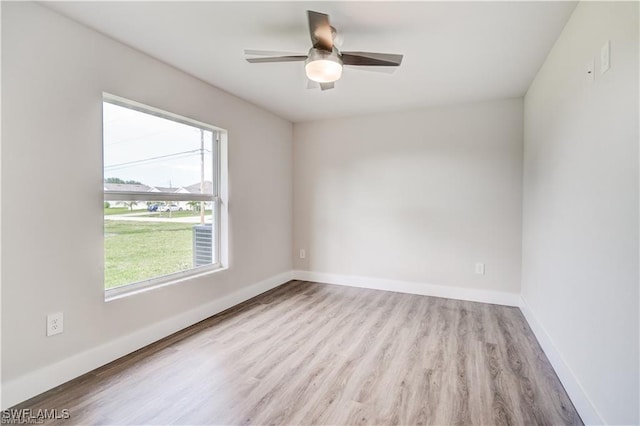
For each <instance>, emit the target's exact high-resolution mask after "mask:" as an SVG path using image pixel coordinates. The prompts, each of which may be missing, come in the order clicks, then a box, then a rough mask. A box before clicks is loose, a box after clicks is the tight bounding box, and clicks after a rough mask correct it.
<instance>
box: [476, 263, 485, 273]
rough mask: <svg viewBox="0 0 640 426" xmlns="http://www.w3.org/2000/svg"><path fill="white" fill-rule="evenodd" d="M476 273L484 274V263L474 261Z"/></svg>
mask: <svg viewBox="0 0 640 426" xmlns="http://www.w3.org/2000/svg"><path fill="white" fill-rule="evenodd" d="M476 274H478V275H484V263H482V262H477V263H476Z"/></svg>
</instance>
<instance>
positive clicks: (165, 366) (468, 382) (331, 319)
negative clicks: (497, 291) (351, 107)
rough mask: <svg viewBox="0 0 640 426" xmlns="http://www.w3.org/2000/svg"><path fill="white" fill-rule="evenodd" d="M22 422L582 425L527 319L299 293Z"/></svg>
mask: <svg viewBox="0 0 640 426" xmlns="http://www.w3.org/2000/svg"><path fill="white" fill-rule="evenodd" d="M14 408H17V409H25V408H27V409H32V410H37V409H43V408H46V409H59V410H60V409H68V410H69V411H70V414H71V419H70V420H49V421H48V422H47V424H52V425H69V424H82V425H85V424H86V425H88V424H102V425H106V424H150V425H156V424H157V425H160V424H194V425H205V424H234V425H236V424H238V425H239V424H261V425H262V424H270V425H271V424H274V425H275V424H278V425H280V424H281V425H316V424H317V425H343V424H344V425H356V424H362V425H467V424H479V425H514V424H526V425H529V424H544V425H551V424H553V425H559V424H568V425H573V424H582V423H581V420H580V417H579V415H578V413H577V412H576V410H575V408H574V407H573V405H572V404H571V401H570V399H569V397H568V396H567V394H566V392H565V391H564V389H563V387H562V385H561V383H560V381H559V380H558V378H557V376H556V375H555V373H554V371H553V368H552V367H551V365H550V364H549V362H548V360H547V358H546V356H545V354H544V352H543V351H542V349H541V348H540V345H539V344H538V342H537V340H536V339H535V336H534V335H533V333H532V332H531V329H530V328H529V326H528V324H527V323H526V320H525V319H524V317H523V316H522V313H521V312H520V311H519V309H517V308H510V307H503V306H497V305H487V304H481V303H474V302H464V301H457V300H451V299H442V298H434V297H426V296H417V295H409V294H402V293H394V292H383V291H375V290H366V289H359V288H350V287H341V286H334V285H327V284H317V283H308V282H303V281H291V282H289V283H287V284H285V285H282V286H280V287H278V288H276V289H273V290H271V291H269V292H267V293H264V294H262V295H260V296H258V297H256V298H253V299H251V300H248V301H246V302H244V303H242V304H240V305H238V306H235V307H233V308H231V309H229V310H227V311H225V312H222V313H220V314H218V315H215V316H213V317H211V318H209V319H207V320H205V321H202V322H200V323H198V324H195V325H193V326H191V327H188V328H187V329H185V330H182V331H181V332H178V333H175V334H173V335H171V336H169V337H167V338H165V339H163V340H161V341H159V342H156V343H154V344H152V345H150V346H148V347H146V348H143V349H141V350H139V351H136V352H134V353H132V354H130V355H127V356H125V357H123V358H121V359H119V360H117V361H114V362H113V363H110V364H108V365H106V366H104V367H101V368H99V369H97V370H95V371H92V372H90V373H87V374H86V375H84V376H82V377H80V378H78V379H75V380H73V381H71V382H69V383H67V384H64V385H61V386H59V387H57V388H55V389H53V390H51V391H49V392H46V393H44V394H42V395H40V396H38V397H36V398H33V399H31V400H29V401H26V402H24V403H22V404H19V405H18V406H16V407H14Z"/></svg>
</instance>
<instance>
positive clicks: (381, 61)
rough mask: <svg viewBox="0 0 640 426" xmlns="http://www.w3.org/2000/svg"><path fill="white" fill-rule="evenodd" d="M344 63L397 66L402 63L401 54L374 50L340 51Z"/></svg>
mask: <svg viewBox="0 0 640 426" xmlns="http://www.w3.org/2000/svg"><path fill="white" fill-rule="evenodd" d="M342 63H343V64H344V65H367V66H378V67H397V66H399V65H400V64H401V63H402V55H397V54H393V53H375V52H342Z"/></svg>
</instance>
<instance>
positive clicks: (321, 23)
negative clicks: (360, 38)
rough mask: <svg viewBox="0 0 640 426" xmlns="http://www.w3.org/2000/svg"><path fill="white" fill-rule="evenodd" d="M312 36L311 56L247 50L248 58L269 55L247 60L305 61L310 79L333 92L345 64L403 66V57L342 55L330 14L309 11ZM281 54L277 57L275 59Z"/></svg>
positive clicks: (373, 53)
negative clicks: (330, 22)
mask: <svg viewBox="0 0 640 426" xmlns="http://www.w3.org/2000/svg"><path fill="white" fill-rule="evenodd" d="M307 16H308V18H309V34H310V35H311V42H312V43H313V46H312V47H311V49H309V53H308V54H306V55H302V54H291V53H285V52H271V51H264V50H248V49H247V50H245V51H244V53H245V55H252V56H265V57H262V58H246V59H247V61H248V62H250V63H252V64H255V63H265V62H295V61H305V71H306V74H307V77H308V78H309V80H311V81H314V82H317V83H320V89H321V90H328V89H333V87H334V82H335V81H337V80H339V79H340V77H341V76H342V67H343V66H344V65H359V66H373V67H397V66H399V65H400V64H401V63H402V55H397V54H391V53H375V52H341V51H340V50H338V48H337V47H336V46H335V44H334V40H335V38H336V34H337V31H336V29H335V28H334V27H332V26H331V25H330V24H329V15H326V14H324V13H320V12H314V11H312V10H307ZM274 55H277V56H274Z"/></svg>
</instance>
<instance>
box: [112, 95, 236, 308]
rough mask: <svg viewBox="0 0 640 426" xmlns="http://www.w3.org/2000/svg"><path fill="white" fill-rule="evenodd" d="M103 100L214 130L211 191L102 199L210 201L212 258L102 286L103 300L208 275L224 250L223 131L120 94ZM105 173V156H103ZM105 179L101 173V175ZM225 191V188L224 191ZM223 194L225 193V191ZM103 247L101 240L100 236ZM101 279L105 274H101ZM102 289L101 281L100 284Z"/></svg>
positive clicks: (130, 194)
mask: <svg viewBox="0 0 640 426" xmlns="http://www.w3.org/2000/svg"><path fill="white" fill-rule="evenodd" d="M102 101H103V102H107V103H110V104H114V105H118V106H121V107H124V108H129V109H133V110H136V111H139V112H143V113H145V114H151V115H155V116H157V117H160V118H164V119H167V120H171V121H175V122H178V123H182V124H186V125H188V126H191V127H196V128H200V129H203V130H207V131H211V132H212V133H213V149H212V151H213V152H212V157H213V179H212V180H213V194H182V193H173V192H134V191H104V190H103V193H104V201H169V202H171V201H203V202H211V203H212V210H213V211H212V213H213V214H212V224H211V227H212V232H213V234H214V235H213V237H214V238H213V243H214V244H215V246H214V247H213V252H214V256H215V258H214V259H213V263H211V264H209V265H204V266H198V267H194V268H190V269H187V270H184V271H178V272H173V273H170V274H167V275H162V276H158V277H153V278H149V279H146V280H142V281H137V282H132V283H128V284H123V285H120V286H118V287H113V288H109V289H105V290H104V291H105V301H110V300H115V299H119V298H121V297H125V296H128V295H131V294H137V293H141V292H143V291H147V290H150V289H154V288H159V287H164V286H167V285H171V284H176V283H179V282H183V281H186V280H189V279H192V278H196V277H199V276H202V275H206V274H209V273H211V272H215V271H218V270H222V269H225V268H224V263H223V262H224V260H225V253H224V252H223V249H222V247H223V244H222V243H223V239H226V232H225V233H224V234H223V233H222V231H223V228H224V227H223V222H225V223H226V211H224V209H223V208H222V201H223V200H222V197H221V192H222V189H223V186H222V185H223V184H224V182H226V179H225V175H224V174H223V172H224V170H223V169H224V168H225V167H224V166H225V164H226V163H223V161H222V160H223V159H224V158H226V149H225V145H226V139H227V132H226V130H224V129H222V128H219V127H216V126H212V125H210V124H206V123H203V122H200V121H197V120H193V119H190V118H187V117H183V116H180V115H178V114H174V113H171V112H167V111H163V110H161V109H158V108H154V107H151V106H148V105H144V104H141V103H139V102H135V101H131V100H129V99H125V98H122V97H120V96H116V95H112V94H110V93H105V92H103V94H102ZM102 135H103V149H104V129H103V133H102ZM102 163H103V173H104V159H103V162H102ZM103 181H104V176H103ZM225 192H226V191H225ZM225 195H226V194H225ZM225 204H226V203H225ZM103 247H104V239H103ZM103 279H104V273H103ZM102 285H103V288H104V281H103V283H102Z"/></svg>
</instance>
